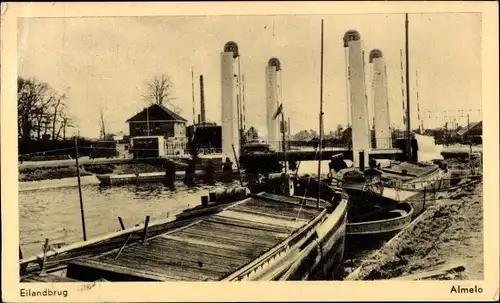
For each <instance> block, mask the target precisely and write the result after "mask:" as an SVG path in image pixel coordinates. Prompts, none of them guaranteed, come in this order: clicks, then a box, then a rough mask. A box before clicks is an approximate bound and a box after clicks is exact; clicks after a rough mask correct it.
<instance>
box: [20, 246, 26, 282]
mask: <svg viewBox="0 0 500 303" xmlns="http://www.w3.org/2000/svg"><path fill="white" fill-rule="evenodd" d="M22 259H23V251H22V250H21V245H19V261H21V260H22ZM27 267H28V264H27V263H26V264H22V265H21V266H20V268H19V269H20V274H21V276H24V275H25V274H26V268H27Z"/></svg>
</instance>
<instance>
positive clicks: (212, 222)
mask: <svg viewBox="0 0 500 303" xmlns="http://www.w3.org/2000/svg"><path fill="white" fill-rule="evenodd" d="M286 200H288V201H286ZM286 200H283V197H279V198H278V197H276V196H274V195H271V194H262V196H255V195H254V196H252V197H251V198H247V199H245V200H243V201H241V202H239V203H236V204H234V205H232V206H230V207H228V208H226V209H224V210H223V211H221V212H220V213H217V214H214V215H212V216H208V217H205V218H201V219H200V220H196V221H194V222H192V223H191V224H189V225H186V226H183V227H180V228H176V229H173V230H170V231H166V232H165V233H162V234H160V235H157V236H154V237H151V238H150V239H147V240H146V241H145V242H144V243H134V244H131V245H128V246H125V247H123V248H120V249H114V250H112V251H109V252H106V253H104V254H101V255H99V256H95V257H85V258H80V259H77V260H74V261H72V262H70V263H69V264H68V266H67V273H66V277H67V278H69V279H74V280H78V281H96V280H102V279H104V280H107V281H220V280H224V279H227V278H228V277H229V276H235V273H237V272H238V271H242V272H244V271H245V268H247V267H253V266H254V265H255V264H254V263H255V262H256V261H258V260H260V259H262V258H266V257H268V256H267V255H273V254H275V253H276V251H277V250H276V249H275V248H276V247H277V246H280V244H283V242H286V241H287V239H289V238H295V237H294V235H293V234H294V233H300V234H302V233H303V232H300V231H301V230H304V228H306V229H307V230H308V231H307V233H309V232H310V230H309V229H308V228H307V227H306V225H310V226H311V227H312V225H315V222H320V221H321V217H325V216H324V215H325V208H324V207H320V208H316V207H313V206H312V205H311V206H308V205H304V204H303V203H302V204H301V203H297V202H300V200H301V199H300V198H294V197H288V198H287V199H286ZM294 202H295V203H294ZM312 230H314V229H312ZM303 236H304V235H302V236H301V237H299V238H300V239H302V240H303V239H304V238H303ZM306 238H308V237H306Z"/></svg>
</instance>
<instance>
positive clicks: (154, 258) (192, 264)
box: [126, 250, 244, 280]
mask: <svg viewBox="0 0 500 303" xmlns="http://www.w3.org/2000/svg"><path fill="white" fill-rule="evenodd" d="M165 252H166V254H162V251H158V250H156V251H150V252H148V254H147V255H141V254H137V252H128V255H127V258H129V259H126V260H131V261H132V262H136V263H135V264H137V265H139V266H142V265H144V264H149V265H152V266H153V267H154V268H158V269H155V270H160V271H166V272H172V273H176V275H181V276H186V277H194V275H193V274H192V273H187V272H188V271H189V272H199V273H196V274H195V275H196V276H198V275H200V274H201V275H204V276H205V277H204V278H210V280H213V279H214V277H215V276H217V277H218V276H221V275H226V274H227V273H230V272H232V271H233V270H234V268H237V267H239V266H240V264H241V263H244V262H241V261H238V262H233V263H231V264H230V263H228V262H225V263H224V262H221V261H220V258H213V257H210V256H208V255H206V256H204V258H199V257H197V256H186V255H181V254H174V253H172V251H171V250H170V251H169V250H167V251H165ZM226 260H227V259H226ZM138 261H140V264H138ZM223 261H225V260H223ZM134 266H135V265H134ZM177 271H181V273H177Z"/></svg>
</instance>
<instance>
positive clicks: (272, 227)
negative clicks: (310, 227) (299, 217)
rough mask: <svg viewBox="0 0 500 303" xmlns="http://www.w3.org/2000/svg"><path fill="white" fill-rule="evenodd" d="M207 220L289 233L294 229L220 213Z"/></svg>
mask: <svg viewBox="0 0 500 303" xmlns="http://www.w3.org/2000/svg"><path fill="white" fill-rule="evenodd" d="M205 222H216V223H224V224H227V225H231V226H240V227H248V228H253V229H258V230H263V231H270V232H278V233H288V234H290V233H291V232H292V231H293V230H294V229H292V228H289V227H286V226H279V225H274V224H264V223H258V222H252V221H248V220H239V219H234V218H231V217H225V216H219V215H214V216H212V217H210V218H208V219H206V220H205Z"/></svg>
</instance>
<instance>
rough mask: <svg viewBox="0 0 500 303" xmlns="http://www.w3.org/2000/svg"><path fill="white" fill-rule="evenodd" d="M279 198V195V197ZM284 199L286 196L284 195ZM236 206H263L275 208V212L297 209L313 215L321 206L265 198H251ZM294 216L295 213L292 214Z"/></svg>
mask: <svg viewBox="0 0 500 303" xmlns="http://www.w3.org/2000/svg"><path fill="white" fill-rule="evenodd" d="M288 198H293V197H288ZM280 199H281V197H280ZM285 199H286V197H285ZM238 206H246V207H265V208H269V209H272V210H275V211H276V212H283V213H292V214H296V213H298V212H299V211H300V212H304V213H308V214H311V215H314V216H317V215H318V214H319V213H320V212H321V210H322V209H321V208H312V207H310V206H307V205H300V204H298V203H297V204H295V203H293V202H291V201H273V200H267V199H253V200H250V201H248V202H245V203H244V204H240V205H238ZM294 216H295V215H294Z"/></svg>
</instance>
